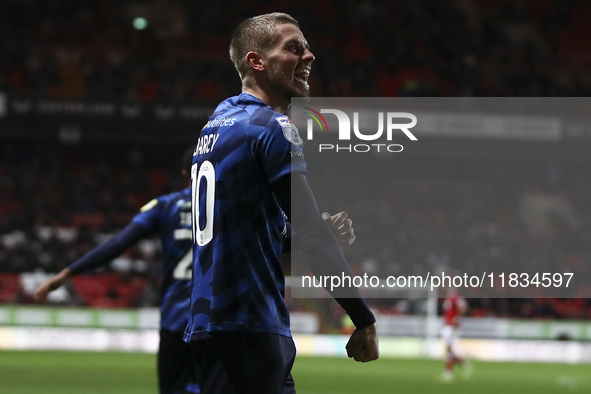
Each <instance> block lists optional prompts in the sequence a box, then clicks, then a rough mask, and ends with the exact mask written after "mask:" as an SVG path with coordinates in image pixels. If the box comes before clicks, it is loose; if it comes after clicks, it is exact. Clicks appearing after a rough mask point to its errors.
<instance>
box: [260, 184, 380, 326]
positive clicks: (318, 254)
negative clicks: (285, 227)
mask: <svg viewBox="0 0 591 394" xmlns="http://www.w3.org/2000/svg"><path fill="white" fill-rule="evenodd" d="M272 187H273V194H274V195H275V198H276V199H277V202H278V203H279V205H280V206H281V209H283V211H284V212H285V214H286V215H287V217H288V218H289V220H290V222H291V224H292V226H293V231H294V232H297V242H298V249H299V250H300V251H301V252H302V254H303V256H304V260H305V261H306V263H307V264H308V266H309V268H310V269H311V270H312V272H313V273H314V275H316V276H326V275H330V276H332V275H337V276H339V277H341V276H342V275H345V276H349V277H353V273H352V272H351V268H350V267H349V264H348V263H347V261H346V260H345V256H343V252H342V250H341V247H340V245H339V243H338V241H337V239H336V238H335V236H334V234H333V233H332V231H331V230H330V228H329V227H328V225H327V224H326V223H325V222H324V220H323V219H322V215H321V214H320V211H319V210H318V206H317V205H316V200H315V198H314V194H313V193H312V190H311V189H310V186H309V185H308V181H307V179H306V175H305V174H303V173H293V174H291V175H285V176H283V177H281V178H280V179H278V180H277V181H276V182H275V183H273V185H272ZM293 201H297V206H294V205H293ZM292 235H293V234H292ZM326 290H327V291H329V293H331V295H332V296H333V297H334V298H335V299H336V301H337V302H338V303H339V304H340V305H341V306H342V307H343V309H344V310H345V311H346V312H347V314H348V315H349V317H351V320H352V321H353V324H355V327H357V328H365V327H367V326H369V325H371V324H373V323H374V322H375V317H374V315H373V313H372V312H371V311H370V310H369V308H368V307H367V305H366V304H365V302H364V301H363V299H362V298H361V293H360V292H359V289H357V288H356V287H351V288H339V289H335V291H330V289H326Z"/></svg>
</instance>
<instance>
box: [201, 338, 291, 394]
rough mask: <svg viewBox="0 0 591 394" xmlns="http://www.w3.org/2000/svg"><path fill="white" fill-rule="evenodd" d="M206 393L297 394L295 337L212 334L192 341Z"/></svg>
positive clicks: (203, 391) (203, 390)
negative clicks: (208, 337) (209, 336)
mask: <svg viewBox="0 0 591 394" xmlns="http://www.w3.org/2000/svg"><path fill="white" fill-rule="evenodd" d="M191 350H192V353H193V360H194V363H195V366H196V368H197V370H198V371H199V372H200V373H201V376H200V377H198V379H199V381H200V384H199V386H200V387H201V393H203V394H295V385H294V381H293V378H292V376H291V368H292V367H293V362H294V360H295V354H296V349H295V345H294V343H293V339H292V338H288V337H285V336H283V335H278V334H264V333H252V332H224V333H211V338H210V339H207V340H196V341H193V342H191Z"/></svg>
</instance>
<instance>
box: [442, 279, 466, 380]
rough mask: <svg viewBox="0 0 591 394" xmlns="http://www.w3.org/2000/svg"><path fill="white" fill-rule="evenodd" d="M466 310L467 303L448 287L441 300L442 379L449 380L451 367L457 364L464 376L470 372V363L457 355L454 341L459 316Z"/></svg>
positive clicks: (459, 319)
mask: <svg viewBox="0 0 591 394" xmlns="http://www.w3.org/2000/svg"><path fill="white" fill-rule="evenodd" d="M467 311H468V303H467V302H466V300H465V299H463V298H462V297H461V296H460V294H459V293H458V291H457V290H456V289H450V290H449V291H448V293H447V297H446V299H445V301H443V328H442V329H441V338H442V339H443V342H444V343H445V352H446V353H445V370H444V371H443V375H442V379H443V380H444V381H451V380H452V378H453V367H454V365H455V364H459V365H461V366H462V367H463V368H464V377H466V378H467V377H469V376H470V374H471V373H472V365H471V364H470V362H469V361H466V360H464V359H463V358H461V357H459V356H458V355H457V354H456V352H455V343H456V342H457V340H458V338H459V330H460V325H461V317H462V316H464V315H465V314H466V312H467Z"/></svg>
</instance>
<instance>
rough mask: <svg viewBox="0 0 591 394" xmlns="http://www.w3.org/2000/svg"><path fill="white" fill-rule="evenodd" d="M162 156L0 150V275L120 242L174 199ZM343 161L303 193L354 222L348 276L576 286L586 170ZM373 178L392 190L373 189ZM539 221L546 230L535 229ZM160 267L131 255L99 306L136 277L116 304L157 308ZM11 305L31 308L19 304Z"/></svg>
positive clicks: (578, 313) (480, 305) (485, 307)
mask: <svg viewBox="0 0 591 394" xmlns="http://www.w3.org/2000/svg"><path fill="white" fill-rule="evenodd" d="M161 151H162V150H161V149H159V150H156V149H155V148H154V147H150V146H140V147H137V146H135V147H134V146H128V147H119V151H111V152H110V154H106V153H105V152H106V151H104V150H102V149H101V148H100V147H92V148H91V147H90V146H86V145H81V146H78V147H64V146H62V145H59V144H54V145H51V144H50V145H47V144H45V145H39V144H35V143H24V142H22V143H16V142H15V143H11V144H7V145H5V146H4V149H3V161H2V162H1V163H0V212H1V214H0V218H1V219H0V261H2V264H1V265H0V270H1V272H3V273H10V272H12V273H17V272H34V271H37V272H40V271H41V272H58V271H59V270H61V269H62V268H64V267H66V266H67V265H69V264H70V263H72V262H73V261H75V260H76V259H77V258H78V257H80V256H81V255H82V254H84V253H85V252H87V251H88V250H90V249H91V248H92V247H94V246H95V245H97V244H98V243H99V242H101V241H103V240H104V239H105V238H106V237H108V236H109V234H113V233H115V232H117V231H118V230H119V229H120V228H122V227H123V226H124V225H125V224H126V223H128V221H129V220H130V219H131V217H133V215H134V214H135V213H137V211H138V209H139V208H140V207H141V206H142V205H143V204H145V203H146V202H147V201H149V200H150V199H151V198H153V197H155V196H157V195H160V194H163V193H167V192H170V191H173V190H179V189H181V188H182V184H181V180H180V178H179V176H178V174H177V173H178V170H177V171H172V170H170V169H169V168H170V166H169V165H167V163H165V161H163V159H162V157H163V155H162V154H161ZM170 154H171V155H172V156H173V157H174V155H175V154H174V153H170ZM340 160H342V162H339V160H336V159H335V161H334V164H335V166H336V167H332V166H324V167H323V166H317V165H314V164H311V165H314V176H312V177H311V178H310V179H311V180H310V181H311V182H312V183H313V187H314V188H315V190H316V195H317V199H318V204H319V206H320V207H321V208H322V209H323V210H327V211H329V212H338V211H340V210H346V211H348V213H349V214H350V217H352V218H353V220H354V226H355V233H356V234H357V238H358V242H357V243H356V245H354V247H350V248H348V249H346V256H347V259H348V261H349V262H350V264H351V266H352V269H353V272H354V273H355V274H363V273H367V274H368V275H376V276H379V277H387V276H388V275H399V274H402V273H404V274H421V273H424V272H426V271H436V270H437V269H449V267H452V266H453V267H454V269H463V270H464V272H472V271H482V270H483V269H484V268H486V269H485V270H489V271H493V270H494V271H499V272H500V271H507V272H512V270H514V269H516V268H515V267H520V268H527V269H535V270H536V271H549V272H557V270H563V269H568V270H569V271H573V272H579V273H580V274H585V272H586V271H585V267H588V266H590V263H591V255H590V254H589V252H588V248H587V247H586V245H587V242H586V240H587V239H589V235H590V234H591V210H590V208H589V206H588V204H587V201H586V196H588V195H589V193H590V192H591V190H589V184H590V183H589V182H588V174H587V173H586V171H581V169H580V168H576V167H573V166H580V163H569V162H553V163H548V162H547V161H546V160H544V159H542V158H540V159H535V160H532V159H527V160H518V159H515V160H513V161H511V160H501V161H500V160H494V159H488V160H485V159H469V158H458V157H456V158H452V157H445V158H439V159H438V158H430V159H429V161H428V162H426V161H425V160H424V158H421V157H409V158H408V159H405V161H404V162H403V163H402V162H398V163H391V165H383V163H384V162H383V160H384V159H383V158H378V157H376V158H374V159H368V158H366V159H364V160H369V161H370V162H369V163H368V162H366V163H365V165H369V166H370V167H371V168H374V169H376V171H378V172H376V173H375V174H373V176H372V177H364V176H363V172H364V171H365V168H367V167H364V166H357V165H355V164H354V163H349V164H347V163H346V161H349V159H348V158H347V157H346V156H345V157H344V158H343V159H340ZM371 160H376V162H375V163H373V162H371ZM44 163H51V165H45V164H44ZM148 163H149V164H148ZM421 163H423V164H421ZM425 163H428V164H427V165H425ZM335 168H337V169H338V170H335ZM380 168H381V169H383V170H384V171H387V172H388V175H385V174H384V176H387V177H388V178H387V179H396V182H395V183H392V182H382V181H380V179H384V178H382V177H381V175H380V174H379V171H380V170H379V169H380ZM343 169H346V171H343ZM356 171H357V172H356ZM323 179H331V182H330V183H327V182H323V181H322V180H323ZM540 196H543V197H544V198H545V200H544V201H546V200H548V198H550V201H553V203H552V204H550V206H549V208H548V209H550V211H548V210H545V211H543V212H541V213H539V212H538V213H535V212H534V214H533V217H528V216H527V214H526V213H527V212H528V206H529V205H531V204H534V206H535V202H536V201H538V199H539V197H540ZM367 201H372V203H371V204H368V203H367ZM532 201H533V203H532ZM538 214H541V215H542V216H543V217H544V218H546V219H547V220H546V221H544V222H543V223H540V222H539V221H536V220H537V219H539V218H538V217H537V216H538ZM530 216H531V214H530ZM159 267H160V255H159V243H158V242H157V241H148V242H144V243H140V244H139V245H138V246H137V247H134V248H132V249H131V250H130V251H128V252H127V253H126V255H125V256H124V257H123V258H122V259H117V260H115V261H114V263H112V264H111V266H110V268H109V269H108V270H107V272H103V273H102V274H104V275H107V274H109V273H110V275H111V276H109V278H111V281H109V280H106V279H105V283H106V284H102V285H101V286H102V287H101V289H102V290H103V292H102V293H101V294H99V296H100V297H102V298H109V297H110V298H117V294H116V293H117V288H118V286H119V284H120V283H119V282H123V283H127V282H128V280H129V278H130V277H141V278H143V280H145V282H146V285H145V286H136V287H135V288H136V289H140V290H141V291H145V292H146V295H147V296H146V297H144V298H143V299H142V297H140V296H138V295H137V294H136V295H135V301H133V302H132V301H131V298H128V301H129V303H128V304H127V305H131V304H133V305H155V304H156V303H157V290H156V289H157V287H158V284H159V279H160V278H159V276H160V269H159ZM483 267H484V268H483ZM423 271H424V272H423ZM113 273H115V274H116V275H114V274H113ZM117 275H118V277H119V282H117V281H116V280H115V279H116V278H115V277H116V276H117ZM113 281H114V282H113ZM138 291H139V290H138ZM107 292H110V295H109V294H107ZM121 292H123V293H126V294H128V293H129V291H128V290H122V291H121ZM74 293H75V291H74ZM467 296H469V294H467ZM18 300H22V301H24V302H26V301H30V299H28V298H27V297H26V296H24V295H23V294H21V295H20V298H19V299H18ZM4 301H9V300H4ZM373 302H374V304H375V306H376V307H378V308H380V309H382V310H384V311H386V312H389V313H403V312H412V311H408V310H400V308H399V307H396V306H395V305H394V304H395V302H386V303H384V302H379V301H373ZM471 302H472V304H473V308H472V312H471V313H472V314H474V315H477V316H488V315H497V316H533V317H559V318H560V317H563V318H567V317H568V318H586V317H589V314H590V313H591V308H590V307H591V305H588V304H587V303H586V302H584V301H583V302H581V301H580V300H579V301H576V302H573V301H568V300H566V301H564V300H555V301H554V302H550V301H547V300H543V299H540V300H537V301H534V300H529V301H526V300H518V301H514V302H509V303H507V302H503V301H501V300H477V299H474V300H472V301H471ZM292 304H293V305H294V306H298V305H300V304H299V303H298V302H293V303H292Z"/></svg>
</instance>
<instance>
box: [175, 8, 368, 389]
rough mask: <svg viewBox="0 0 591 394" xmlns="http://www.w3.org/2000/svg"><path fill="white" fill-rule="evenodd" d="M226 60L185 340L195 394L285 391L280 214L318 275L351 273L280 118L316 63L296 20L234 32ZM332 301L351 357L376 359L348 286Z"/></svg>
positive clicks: (200, 205) (203, 171)
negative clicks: (232, 78)
mask: <svg viewBox="0 0 591 394" xmlns="http://www.w3.org/2000/svg"><path fill="white" fill-rule="evenodd" d="M230 57H231V59H232V61H233V63H234V66H235V67H236V69H237V70H238V73H239V75H240V78H241V80H242V94H240V95H238V96H235V97H231V98H229V99H227V100H225V101H223V102H222V103H220V105H219V106H218V107H217V108H216V110H215V112H214V113H213V115H212V116H211V117H210V119H209V122H207V124H206V125H205V126H204V127H203V129H202V130H201V134H200V137H199V139H198V143H197V147H196V149H195V152H194V158H193V166H192V168H191V179H192V190H193V195H192V198H193V200H192V202H193V204H192V205H193V232H194V233H193V239H194V240H195V243H194V251H193V256H194V269H193V275H194V276H193V292H192V295H191V318H190V321H189V325H188V326H187V330H186V335H185V339H186V340H187V341H188V342H190V343H191V347H192V349H193V355H194V361H195V364H196V365H200V366H201V370H202V378H201V381H200V385H201V387H202V389H203V392H204V393H208V394H210V393H214V392H218V390H219V388H218V387H216V383H217V382H216V379H215V377H216V376H218V373H219V369H222V370H223V373H225V374H226V376H227V377H228V382H229V384H230V386H231V387H232V388H233V390H234V391H236V392H239V393H253V394H255V393H256V394H266V393H269V394H271V393H273V394H277V393H283V394H286V393H294V392H295V386H294V382H293V379H292V378H291V368H292V366H293V362H294V359H295V346H294V343H293V340H292V338H291V332H290V327H289V313H288V311H287V307H286V306H285V302H284V290H285V281H284V277H283V273H282V268H281V263H280V261H279V257H280V255H281V252H282V248H283V243H282V242H281V233H282V230H283V229H284V227H285V219H284V217H283V214H282V212H285V214H286V215H287V216H288V217H289V220H290V221H291V222H292V225H293V228H294V230H295V231H296V232H297V234H298V245H299V249H300V250H301V252H302V254H303V257H304V259H305V261H306V262H307V263H308V265H309V267H310V268H311V269H312V271H313V272H314V273H315V274H316V275H322V274H338V275H341V274H343V275H351V276H352V273H351V270H350V268H349V265H348V264H347V261H346V260H345V258H344V256H343V254H342V251H341V248H340V247H339V244H338V242H337V240H336V238H335V237H334V235H333V234H332V233H331V231H330V230H329V227H328V226H326V225H325V223H324V221H323V218H322V216H321V214H320V212H319V211H318V208H317V206H316V201H315V199H314V196H313V193H312V191H311V190H310V188H309V186H308V183H307V179H306V162H305V160H304V153H303V149H302V143H303V142H302V140H301V138H300V137H299V135H298V132H297V129H296V128H295V126H293V125H292V123H291V120H290V119H289V118H288V117H287V116H286V115H284V113H285V112H286V111H287V109H288V107H289V105H290V101H291V97H293V96H298V97H303V96H308V95H309V86H308V77H309V75H310V70H311V64H312V62H313V61H314V55H313V54H312V53H311V52H310V50H309V45H308V43H307V41H306V39H305V38H304V36H303V34H302V32H301V31H300V29H299V27H298V22H297V21H296V20H295V19H293V18H292V17H291V16H289V15H287V14H282V13H273V14H266V15H261V16H258V17H254V18H250V19H248V20H246V21H244V22H243V23H242V24H241V25H240V26H238V28H237V29H236V30H235V31H234V34H233V35H232V38H231V44H230ZM292 198H293V200H294V201H297V204H298V205H297V207H294V206H292ZM300 207H301V211H298V212H297V213H294V214H292V208H294V209H295V208H298V209H299V208H300ZM333 295H334V296H336V300H337V301H338V302H339V303H340V304H341V306H342V307H343V308H344V309H345V311H346V312H347V314H348V315H349V316H350V317H351V319H352V321H353V323H354V324H355V327H356V330H355V331H354V332H353V334H352V335H351V338H350V340H349V343H348V344H347V347H346V348H347V353H348V355H349V357H352V358H354V359H355V360H356V361H361V362H366V361H371V360H375V359H377V358H378V353H379V352H378V340H377V332H376V326H375V318H374V316H373V314H372V313H371V311H370V310H369V308H367V306H366V305H365V303H364V301H363V299H362V298H361V296H360V293H359V291H358V289H348V290H347V291H345V292H342V293H339V294H335V293H333Z"/></svg>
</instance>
